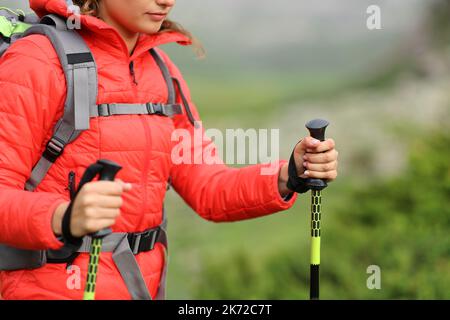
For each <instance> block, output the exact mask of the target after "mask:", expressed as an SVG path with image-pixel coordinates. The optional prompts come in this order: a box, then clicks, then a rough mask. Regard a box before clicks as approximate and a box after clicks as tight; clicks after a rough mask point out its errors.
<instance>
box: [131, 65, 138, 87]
mask: <svg viewBox="0 0 450 320" xmlns="http://www.w3.org/2000/svg"><path fill="white" fill-rule="evenodd" d="M129 68H130V75H131V78H132V80H133V83H134V85H135V86H137V85H138V82H137V81H136V72H135V71H134V61H131V62H130V65H129Z"/></svg>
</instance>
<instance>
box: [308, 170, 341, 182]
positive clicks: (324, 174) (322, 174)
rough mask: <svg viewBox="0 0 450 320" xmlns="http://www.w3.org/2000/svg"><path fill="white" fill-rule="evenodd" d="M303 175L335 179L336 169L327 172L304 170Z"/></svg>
mask: <svg viewBox="0 0 450 320" xmlns="http://www.w3.org/2000/svg"><path fill="white" fill-rule="evenodd" d="M305 175H306V176H307V177H308V178H313V179H323V180H335V179H336V177H337V171H336V170H333V171H328V172H319V171H311V170H306V171H305Z"/></svg>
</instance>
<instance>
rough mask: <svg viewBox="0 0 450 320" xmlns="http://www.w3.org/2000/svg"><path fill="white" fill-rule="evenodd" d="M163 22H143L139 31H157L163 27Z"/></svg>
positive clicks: (148, 32)
mask: <svg viewBox="0 0 450 320" xmlns="http://www.w3.org/2000/svg"><path fill="white" fill-rule="evenodd" d="M161 25H162V23H154V22H153V23H149V22H146V23H142V24H140V25H139V32H140V33H146V34H153V33H157V32H158V31H159V30H160V29H161Z"/></svg>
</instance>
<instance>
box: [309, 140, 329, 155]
mask: <svg viewBox="0 0 450 320" xmlns="http://www.w3.org/2000/svg"><path fill="white" fill-rule="evenodd" d="M335 147H336V143H335V142H334V140H333V139H327V140H325V141H322V142H320V143H319V144H318V145H316V146H315V147H314V148H308V149H307V150H306V151H307V152H314V153H316V152H327V151H329V150H332V149H334V148H335Z"/></svg>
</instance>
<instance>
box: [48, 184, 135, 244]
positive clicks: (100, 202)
mask: <svg viewBox="0 0 450 320" xmlns="http://www.w3.org/2000/svg"><path fill="white" fill-rule="evenodd" d="M129 190H131V184H130V183H125V182H123V181H122V180H120V179H116V180H115V181H93V182H88V183H86V184H85V185H83V187H82V188H81V189H80V191H79V192H78V194H77V196H76V197H75V200H74V203H73V206H72V217H71V221H70V231H71V233H72V235H73V236H74V237H77V238H81V237H83V236H85V235H87V234H90V233H95V232H97V231H100V230H103V229H105V228H109V227H111V226H112V225H114V224H115V222H116V219H117V217H118V216H119V215H120V207H121V206H122V203H123V200H122V194H123V193H124V192H126V191H129ZM68 205H69V203H67V202H66V203H63V204H61V205H60V206H58V208H57V209H56V211H55V214H54V215H53V221H52V227H53V232H54V233H55V234H57V235H60V234H61V223H62V218H63V215H64V213H65V211H66V209H67V207H68Z"/></svg>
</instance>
